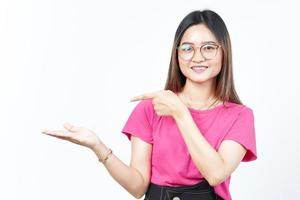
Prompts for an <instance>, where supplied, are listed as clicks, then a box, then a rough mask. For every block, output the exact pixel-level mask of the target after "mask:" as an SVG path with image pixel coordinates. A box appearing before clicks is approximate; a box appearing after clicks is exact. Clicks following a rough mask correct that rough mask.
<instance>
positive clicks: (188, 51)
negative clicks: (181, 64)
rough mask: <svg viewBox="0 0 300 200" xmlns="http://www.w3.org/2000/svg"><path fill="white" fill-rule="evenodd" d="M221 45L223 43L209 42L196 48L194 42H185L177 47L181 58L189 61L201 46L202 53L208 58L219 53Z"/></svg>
mask: <svg viewBox="0 0 300 200" xmlns="http://www.w3.org/2000/svg"><path fill="white" fill-rule="evenodd" d="M219 47H221V45H218V44H215V43H209V44H203V45H202V46H200V47H196V48H195V47H194V46H193V45H192V44H187V43H185V44H182V45H180V46H178V47H177V48H176V49H177V50H178V55H179V57H180V58H182V59H183V60H187V61H189V60H191V59H192V58H193V57H194V54H195V52H196V51H197V49H198V48H200V53H201V55H202V56H203V57H204V58H205V59H206V60H210V59H213V58H214V57H215V56H216V55H217V52H218V49H219ZM195 49H196V50H195Z"/></svg>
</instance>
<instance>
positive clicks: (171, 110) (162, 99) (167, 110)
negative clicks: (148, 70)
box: [130, 90, 186, 118]
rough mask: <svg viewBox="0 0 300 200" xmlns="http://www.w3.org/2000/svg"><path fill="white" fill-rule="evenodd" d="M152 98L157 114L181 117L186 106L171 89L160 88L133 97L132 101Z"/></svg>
mask: <svg viewBox="0 0 300 200" xmlns="http://www.w3.org/2000/svg"><path fill="white" fill-rule="evenodd" d="M142 99H152V104H153V106H154V110H155V112H156V114H157V115H163V116H172V117H174V118H176V117H179V116H180V114H181V113H182V112H183V111H184V109H185V108H186V106H185V104H184V103H183V102H182V101H181V100H180V98H179V97H178V96H177V94H175V93H174V92H172V91H171V90H160V91H157V92H150V93H145V94H142V95H139V96H135V97H133V98H131V100H130V101H138V100H142Z"/></svg>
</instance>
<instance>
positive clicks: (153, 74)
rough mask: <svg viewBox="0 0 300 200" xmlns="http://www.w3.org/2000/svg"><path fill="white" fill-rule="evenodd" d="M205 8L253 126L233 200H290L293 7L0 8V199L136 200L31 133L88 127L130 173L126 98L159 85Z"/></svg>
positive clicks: (23, 1) (58, 144)
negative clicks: (177, 37)
mask: <svg viewBox="0 0 300 200" xmlns="http://www.w3.org/2000/svg"><path fill="white" fill-rule="evenodd" d="M205 8H209V9H212V10H214V11H216V12H217V13H219V14H220V15H221V17H222V18H223V19H224V21H225V23H226V25H227V28H228V30H229V33H230V36H231V40H232V45H233V59H234V61H233V64H234V78H235V84H236V89H237V92H238V94H239V96H240V97H241V100H242V101H243V103H244V104H246V105H247V106H249V107H250V108H252V109H253V110H254V116H255V128H256V137H257V153H258V159H257V160H256V161H254V162H249V163H241V164H240V165H239V167H238V168H237V170H236V171H234V173H233V174H232V179H231V184H230V191H231V194H232V197H233V199H234V200H254V199H255V200H261V199H264V200H273V199H280V200H287V199H296V198H297V197H298V198H299V196H300V192H299V187H300V184H299V181H300V180H299V177H300V171H299V169H300V162H299V158H300V156H299V152H300V147H299V146H300V145H299V139H300V136H299V134H300V128H299V126H298V125H299V124H298V123H299V122H298V120H299V119H300V115H299V111H300V110H299V107H300V106H299V103H298V102H299V100H300V99H299V91H300V84H299V80H298V78H299V73H300V70H299V67H300V66H299V61H298V60H297V59H299V55H298V54H299V45H300V42H299V34H300V29H299V26H298V24H299V22H298V20H297V19H299V18H300V14H299V12H298V8H299V5H298V4H297V3H296V1H294V2H293V1H290V0H285V1H276V2H274V1H269V2H267V1H265V2H262V1H257V2H255V1H249V2H248V3H247V2H239V1H226V2H221V1H214V0H207V1H200V0H195V1H171V0H169V1H158V0H157V1H154V0H152V1H151V2H150V1H148V2H142V1H137V0H136V1H119V2H117V1H96V0H85V1H79V0H0V120H1V121H0V126H1V129H0V131H1V132H0V134H1V144H0V158H1V162H0V163H1V164H0V199H3V200H4V199H5V200H12V199H14V200H17V199H28V200H29V199H30V200H40V199H43V200H54V199H58V200H60V199H61V200H62V199H72V200H86V199H89V200H92V199H95V200H96V199H128V200H129V199H134V197H133V196H131V195H130V194H129V193H128V192H127V191H126V190H125V189H124V188H122V187H121V186H120V185H119V184H118V183H117V182H116V181H114V179H113V178H112V177H111V176H110V175H109V174H108V172H107V171H106V169H105V168H104V166H102V164H101V163H99V162H98V161H97V158H96V156H95V155H94V154H93V152H92V151H90V150H89V149H87V148H85V147H82V146H78V145H76V144H73V143H70V142H67V141H63V140H59V139H57V138H53V137H50V136H47V135H43V134H42V133H41V132H40V130H41V129H42V128H47V129H53V130H55V129H62V128H63V127H62V124H63V123H64V122H70V123H72V124H74V125H77V126H83V127H87V128H89V129H92V130H93V131H95V132H96V133H97V134H98V135H99V137H100V138H101V139H102V140H103V141H104V143H105V144H106V145H107V146H108V147H110V148H111V149H113V151H114V153H115V155H117V156H118V157H119V158H120V159H121V160H122V161H124V162H125V163H127V164H129V161H130V142H129V140H128V139H127V137H126V136H125V135H123V134H122V133H121V128H122V127H123V125H124V124H125V122H126V120H127V118H128V117H129V114H130V112H131V111H132V109H133V108H134V106H135V105H136V102H129V99H130V98H131V97H132V96H135V95H138V94H141V93H144V92H150V91H156V90H159V89H162V88H163V87H164V84H165V81H166V77H167V70H168V65H169V60H170V54H171V46H172V42H173V37H174V34H175V31H176V28H177V26H178V24H179V22H180V21H181V20H182V18H183V17H184V16H185V15H186V14H188V13H189V12H190V11H192V10H196V9H205ZM297 12H298V14H297Z"/></svg>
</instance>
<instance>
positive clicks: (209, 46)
mask: <svg viewBox="0 0 300 200" xmlns="http://www.w3.org/2000/svg"><path fill="white" fill-rule="evenodd" d="M202 48H203V50H204V51H214V50H216V48H217V46H216V45H213V44H207V45H204V46H203V47H202Z"/></svg>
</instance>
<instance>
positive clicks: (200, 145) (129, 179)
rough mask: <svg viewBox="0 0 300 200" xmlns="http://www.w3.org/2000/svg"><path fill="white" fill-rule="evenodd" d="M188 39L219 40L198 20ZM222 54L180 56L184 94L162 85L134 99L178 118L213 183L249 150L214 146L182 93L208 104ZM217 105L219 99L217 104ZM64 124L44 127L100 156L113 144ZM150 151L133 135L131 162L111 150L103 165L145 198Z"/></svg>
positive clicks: (228, 144)
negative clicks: (188, 58) (196, 67)
mask: <svg viewBox="0 0 300 200" xmlns="http://www.w3.org/2000/svg"><path fill="white" fill-rule="evenodd" d="M184 41H189V42H193V43H194V44H195V45H200V44H201V43H202V42H204V41H215V42H216V39H215V37H214V35H213V34H212V33H211V32H210V31H209V29H207V28H206V27H205V26H204V25H202V24H200V25H194V26H191V27H189V28H188V29H187V30H186V32H185V33H184V35H183V38H182V41H181V42H184ZM221 59H222V51H221V49H220V48H219V52H218V54H217V56H216V57H215V58H214V59H213V60H204V58H203V57H202V56H201V54H200V52H199V50H198V51H197V52H196V54H195V55H194V57H193V59H192V60H191V61H189V62H187V61H183V60H180V58H178V60H179V65H180V69H181V71H182V73H183V74H184V75H185V76H186V77H187V81H186V85H185V86H184V89H183V91H182V93H178V94H175V93H173V92H172V91H170V90H160V91H156V92H149V93H144V94H142V95H138V96H135V97H133V98H132V99H131V101H139V100H143V99H152V102H153V106H154V110H155V112H156V114H157V115H159V116H172V117H173V118H174V119H175V121H176V123H177V125H178V127H179V129H180V132H181V133H182V136H183V138H184V141H185V143H186V145H187V147H188V151H189V153H190V155H191V157H192V160H193V161H194V163H195V165H196V166H197V168H198V169H199V171H200V172H201V174H202V175H203V176H204V178H205V179H206V180H207V181H208V182H209V184H210V185H211V186H215V185H218V184H220V183H221V182H223V181H224V180H225V179H226V178H227V177H228V176H229V175H230V174H231V173H232V172H233V171H234V170H235V169H236V168H237V166H238V165H239V163H240V162H241V160H242V158H243V157H244V155H245V153H246V149H245V148H244V147H243V146H241V145H240V144H239V143H237V142H235V141H232V140H224V141H223V142H222V143H221V145H220V148H219V149H218V151H216V150H215V149H214V148H213V147H212V146H211V145H210V144H209V143H208V142H207V141H206V139H205V138H204V137H203V136H202V133H201V132H200V130H199V129H198V127H197V126H196V124H195V123H194V121H193V118H192V116H191V114H190V112H189V110H188V108H187V105H186V102H185V101H184V100H183V99H182V96H181V95H183V94H184V96H185V97H188V98H189V100H190V103H191V102H192V104H193V105H192V106H193V107H194V108H199V107H201V108H203V106H207V105H208V104H209V103H210V102H208V100H207V99H208V98H209V97H210V96H211V95H213V93H214V91H213V89H212V88H214V85H213V84H215V77H216V75H217V74H218V73H219V72H220V70H221V66H222V60H221ZM194 64H203V65H207V66H209V68H208V69H207V70H206V71H205V72H204V73H201V74H196V73H194V72H193V71H192V70H191V69H190V66H192V65H194ZM219 104H221V102H219V103H218V104H216V105H219ZM216 105H215V106H216ZM64 128H65V130H56V131H52V130H47V129H43V130H42V133H44V134H46V135H49V136H53V137H56V138H59V139H63V140H67V141H70V142H73V143H75V144H79V145H82V146H85V147H88V148H89V149H91V150H92V151H93V152H94V153H95V154H96V156H97V157H98V158H99V159H101V160H102V159H103V158H105V157H106V156H107V154H108V152H109V148H108V147H107V146H106V145H105V144H104V143H103V142H102V140H101V139H100V138H99V137H98V136H97V134H96V133H94V132H93V131H91V130H89V129H87V128H84V127H76V126H74V125H71V124H70V123H65V124H64ZM151 152H152V145H151V144H148V143H146V142H144V141H143V140H141V139H139V138H138V137H135V136H131V160H130V165H129V166H128V165H126V164H125V163H123V162H122V161H121V160H120V159H119V158H118V157H117V156H116V155H114V154H111V155H110V157H109V159H107V161H106V162H105V163H103V165H104V167H105V168H106V169H107V170H108V172H109V173H110V175H111V176H112V177H113V178H114V179H115V180H116V181H117V182H118V183H119V184H120V185H121V186H122V187H123V188H125V189H126V190H127V191H128V192H129V193H130V194H132V195H133V196H134V197H136V198H141V197H142V196H143V195H144V194H145V192H146V191H147V188H148V186H149V183H150V175H151Z"/></svg>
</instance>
